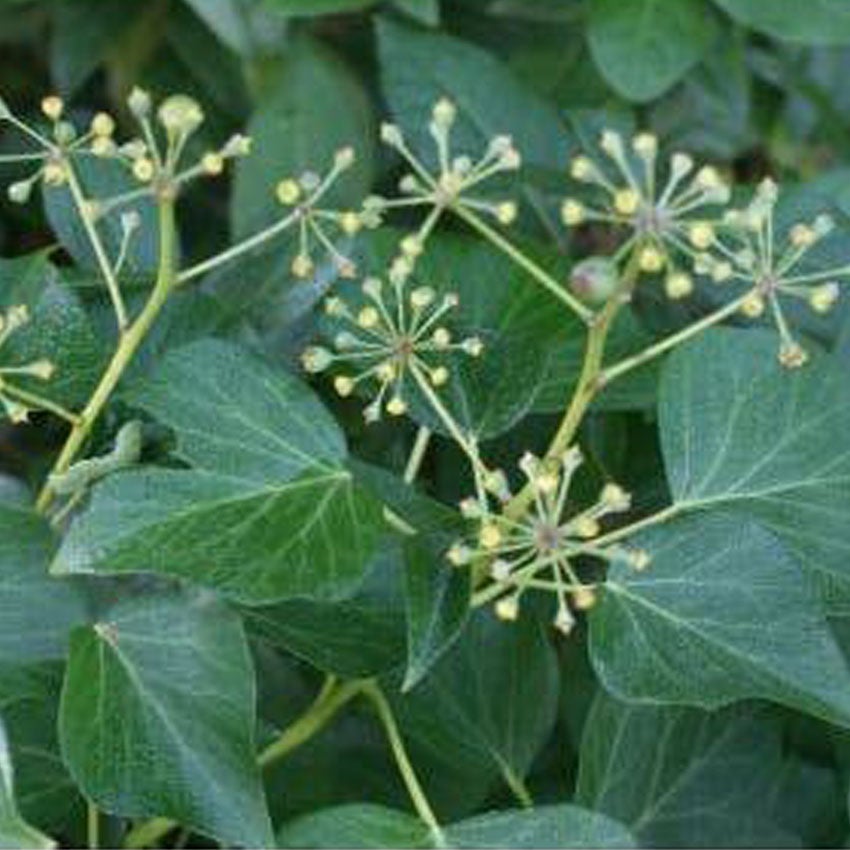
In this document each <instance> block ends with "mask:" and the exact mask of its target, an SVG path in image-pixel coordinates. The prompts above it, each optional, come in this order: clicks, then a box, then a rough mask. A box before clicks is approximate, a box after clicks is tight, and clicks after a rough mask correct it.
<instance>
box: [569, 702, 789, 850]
mask: <svg viewBox="0 0 850 850" xmlns="http://www.w3.org/2000/svg"><path fill="white" fill-rule="evenodd" d="M781 732H782V730H781V728H780V725H779V723H778V721H777V719H776V718H775V717H774V716H773V715H771V714H770V713H769V712H768V711H767V710H766V709H765V708H764V707H760V706H757V705H752V704H751V705H742V706H733V707H731V708H729V709H725V710H723V711H719V712H715V713H709V712H703V711H697V710H695V709H683V708H678V707H666V706H654V705H635V704H627V703H623V702H619V701H618V700H616V699H614V698H613V697H611V696H609V695H608V694H606V693H604V692H602V691H600V692H599V694H598V695H597V697H596V700H595V701H594V704H593V707H592V709H591V712H590V715H589V717H588V719H587V722H586V725H585V730H584V736H583V739H582V744H581V753H580V758H579V766H580V768H579V779H578V788H577V791H576V799H577V801H578V802H579V803H581V804H582V805H585V806H588V807H589V808H592V809H593V810H594V811H598V812H603V813H605V814H607V815H609V816H610V817H612V818H616V819H617V820H618V821H620V822H621V823H623V824H626V825H627V826H628V827H629V828H631V829H632V831H633V832H634V834H635V835H636V836H637V838H638V840H639V841H640V843H641V845H642V846H647V847H694V846H697V845H699V846H711V847H741V846H748V847H754V846H758V847H766V846H771V847H787V846H797V845H798V842H799V839H797V838H796V837H795V836H792V835H789V834H788V833H785V832H783V831H781V830H780V829H778V828H777V827H776V826H774V824H773V822H772V821H773V812H772V811H771V804H772V792H773V787H774V782H775V780H776V776H777V775H778V774H779V773H780V772H781V770H782V734H781Z"/></svg>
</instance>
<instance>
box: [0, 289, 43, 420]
mask: <svg viewBox="0 0 850 850" xmlns="http://www.w3.org/2000/svg"><path fill="white" fill-rule="evenodd" d="M27 322H29V311H28V310H27V308H26V307H25V306H24V305H19V306H15V307H10V308H9V309H8V310H6V312H5V313H3V314H0V348H2V347H3V346H4V345H5V343H6V342H7V341H8V340H9V338H10V337H11V336H12V335H13V334H14V333H15V332H16V331H18V330H20V328H22V327H24V325H26V324H27ZM54 372H55V368H54V366H53V364H52V363H51V362H50V361H49V360H43V359H42V360H34V361H32V362H30V363H25V364H22V365H12V366H7V365H0V404H2V406H3V409H4V410H5V412H6V414H7V415H8V417H9V418H10V419H11V420H12V422H15V423H19V422H26V421H27V418H28V416H29V414H30V412H31V411H32V410H33V409H35V408H37V407H38V406H39V405H38V404H37V402H36V399H35V397H34V396H32V395H31V394H30V393H28V392H27V391H26V390H24V389H22V388H20V387H18V386H17V385H16V382H15V379H16V378H34V379H36V380H38V381H49V380H50V378H52V377H53V374H54Z"/></svg>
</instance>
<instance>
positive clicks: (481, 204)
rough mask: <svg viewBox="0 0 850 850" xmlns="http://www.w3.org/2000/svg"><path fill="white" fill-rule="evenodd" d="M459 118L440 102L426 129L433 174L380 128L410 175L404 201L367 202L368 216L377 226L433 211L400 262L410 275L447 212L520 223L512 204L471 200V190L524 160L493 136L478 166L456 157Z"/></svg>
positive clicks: (506, 139) (401, 140)
mask: <svg viewBox="0 0 850 850" xmlns="http://www.w3.org/2000/svg"><path fill="white" fill-rule="evenodd" d="M456 117H457V109H456V107H455V105H454V104H453V103H452V102H451V101H450V100H448V99H446V98H442V99H441V100H439V101H437V103H436V104H435V105H434V108H433V110H432V113H431V122H430V124H429V125H428V128H429V131H430V134H431V137H432V139H433V140H434V144H435V146H436V150H437V168H436V171H433V172H432V171H431V170H429V168H428V166H426V165H425V164H424V163H423V162H422V161H421V160H420V159H419V158H418V157H417V156H416V155H415V154H414V153H413V152H412V151H411V149H410V147H409V146H408V144H407V141H406V140H405V137H404V134H403V133H402V131H401V129H400V128H399V127H398V126H396V125H395V124H384V125H383V126H382V128H381V139H382V140H383V141H384V142H385V143H386V144H387V145H389V146H390V147H392V148H394V149H395V150H396V151H398V153H399V154H401V156H402V157H403V159H404V160H405V162H406V163H407V165H408V166H410V169H411V170H410V172H409V173H408V174H406V175H404V176H403V177H402V179H401V181H400V183H399V190H400V191H401V193H402V196H403V197H400V198H395V199H387V198H382V197H379V196H377V195H373V196H371V197H369V198H367V199H366V201H365V204H364V211H365V213H366V214H367V215H368V216H370V217H374V218H376V219H378V220H379V219H380V217H381V215H382V214H383V213H384V212H385V211H386V210H388V209H391V208H399V207H420V206H423V207H432V209H431V212H430V213H429V214H428V216H427V217H426V218H425V220H424V221H423V223H422V225H421V226H420V228H419V230H418V231H416V233H414V234H412V235H411V236H410V237H408V239H407V240H406V242H407V249H406V250H405V248H404V247H403V249H402V254H401V257H400V258H399V259H400V260H403V261H404V262H405V263H407V265H408V266H409V268H408V273H410V272H412V270H413V266H414V264H415V260H416V258H417V257H418V255H419V254H420V253H421V251H422V247H423V246H424V243H425V241H426V240H427V238H428V236H429V235H430V234H431V232H432V231H433V229H434V227H435V225H436V224H437V221H438V220H439V218H440V216H441V214H442V213H443V212H444V211H445V210H447V209H458V208H461V209H466V210H468V211H473V212H480V213H485V214H486V215H489V216H492V217H493V218H495V219H496V220H497V221H498V222H499V223H501V224H505V225H507V224H511V222H513V220H514V219H515V218H516V214H517V207H516V204H515V203H514V202H513V201H510V200H502V201H492V200H488V199H486V198H484V197H481V196H479V195H477V194H472V190H477V188H478V187H479V186H480V185H481V184H482V183H484V182H485V181H486V180H488V179H489V178H491V177H494V176H495V175H497V174H501V173H505V172H511V171H516V170H517V169H518V168H519V167H520V165H521V157H520V155H519V152H518V151H517V149H516V147H515V146H514V143H513V140H512V139H511V137H510V136H506V135H501V136H495V137H494V138H493V139H491V140H490V143H489V145H488V146H487V149H486V150H485V152H484V153H483V155H482V156H481V157H480V158H479V159H478V160H473V159H472V158H471V157H469V156H467V155H465V154H457V153H456V152H455V151H453V150H452V143H451V135H452V128H453V126H454V124H455V120H456ZM400 270H401V268H399V269H397V271H400Z"/></svg>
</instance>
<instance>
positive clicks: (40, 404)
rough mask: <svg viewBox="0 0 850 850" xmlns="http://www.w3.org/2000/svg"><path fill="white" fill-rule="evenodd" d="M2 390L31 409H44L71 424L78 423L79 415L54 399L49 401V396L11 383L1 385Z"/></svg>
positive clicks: (75, 424)
mask: <svg viewBox="0 0 850 850" xmlns="http://www.w3.org/2000/svg"><path fill="white" fill-rule="evenodd" d="M3 392H4V393H5V394H6V395H10V396H12V397H13V398H15V399H16V400H17V401H20V402H22V403H23V404H26V405H29V406H30V407H32V408H33V410H46V411H48V412H49V413H52V414H54V416H58V417H59V418H60V419H64V420H65V421H66V422H68V423H70V424H71V425H72V426H77V425H79V424H80V421H81V420H80V417H79V416H77V414H76V413H72V412H71V411H70V410H68V409H67V408H65V407H62V405H61V404H57V403H56V402H55V401H51V400H50V399H49V398H45V397H44V396H40V395H37V394H36V393H30V392H27V391H26V390H22V389H20V387H16V386H14V385H12V384H5V385H4V387H3Z"/></svg>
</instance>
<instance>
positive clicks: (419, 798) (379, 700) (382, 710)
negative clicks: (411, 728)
mask: <svg viewBox="0 0 850 850" xmlns="http://www.w3.org/2000/svg"><path fill="white" fill-rule="evenodd" d="M362 690H363V694H364V696H366V697H368V698H369V699H370V700H371V702H372V704H373V705H374V706H375V710H376V711H377V713H378V718H379V719H380V721H381V724H382V725H383V727H384V731H385V732H386V735H387V740H388V741H389V744H390V749H391V750H392V753H393V757H394V758H395V761H396V765H397V766H398V769H399V773H401V777H402V779H403V780H404V784H405V787H406V788H407V793H408V794H409V795H410V799H411V802H412V803H413V807H414V808H415V809H416V813H417V814H418V815H419V818H420V819H421V820H422V822H423V823H425V825H426V826H427V827H428V829H429V830H430V831H431V837H432V838H433V841H434V844H435V845H436V846H437V847H438V848H444V847H447V846H448V844H447V842H446V836H445V834H444V833H443V830H442V827H441V826H440V824H439V822H438V821H437V818H436V815H435V814H434V810H433V809H432V808H431V804H430V803H429V802H428V798H427V797H426V796H425V792H424V791H423V790H422V786H421V785H420V784H419V780H418V778H417V777H416V772H415V771H414V770H413V765H412V764H411V762H410V757H409V756H408V755H407V750H406V749H405V746H404V741H403V740H402V737H401V732H400V731H399V728H398V724H397V723H396V720H395V717H394V716H393V713H392V709H391V708H390V705H389V703H388V702H387V699H386V697H385V696H384V694H383V692H382V691H381V689H380V687H379V686H378V685H377V684H376V683H375V682H366V683H364V684H363V689H362Z"/></svg>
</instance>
